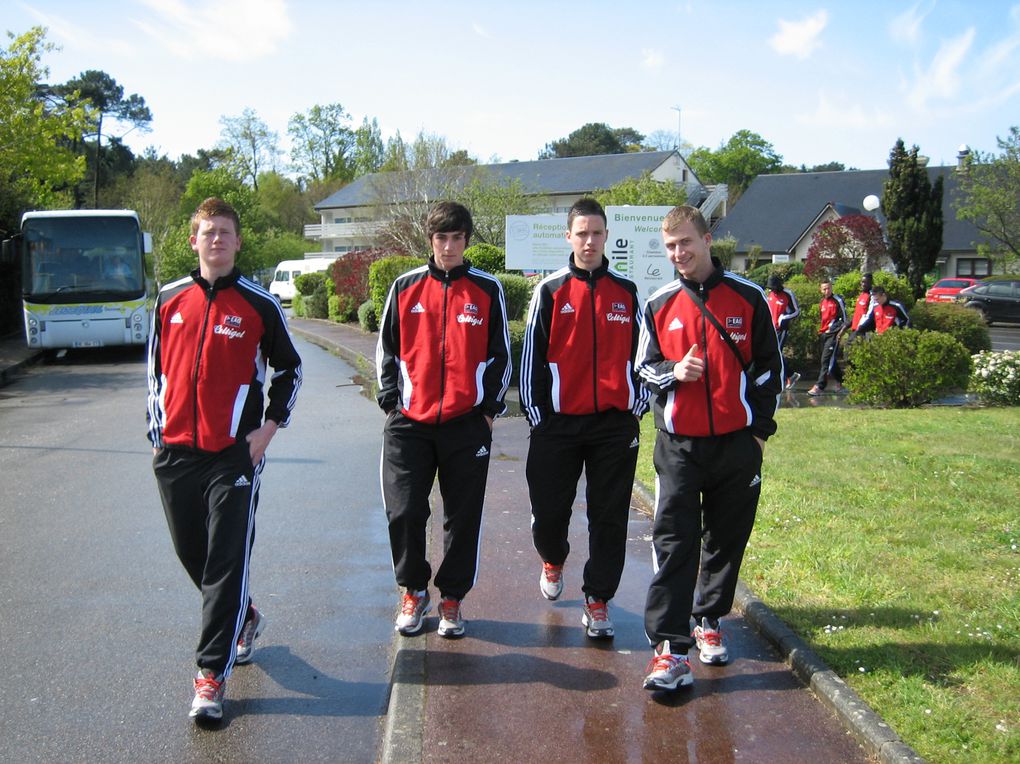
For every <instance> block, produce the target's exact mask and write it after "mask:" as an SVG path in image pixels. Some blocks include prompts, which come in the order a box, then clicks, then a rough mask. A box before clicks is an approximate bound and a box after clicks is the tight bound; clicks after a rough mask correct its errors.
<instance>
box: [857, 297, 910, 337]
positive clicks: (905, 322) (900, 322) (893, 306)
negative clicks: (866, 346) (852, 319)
mask: <svg viewBox="0 0 1020 764" xmlns="http://www.w3.org/2000/svg"><path fill="white" fill-rule="evenodd" d="M894 326H898V327H900V328H901V329H907V328H910V316H908V315H907V309H906V308H904V307H903V305H902V304H901V303H898V302H894V301H893V300H889V301H888V302H887V303H886V304H885V305H881V304H879V303H878V302H876V303H875V304H874V305H872V306H871V310H869V311H868V313H867V315H865V316H864V318H862V319H861V322H860V323H859V324H858V325H857V334H858V335H862V334H867V333H868V332H870V331H874V332H875V333H876V334H882V333H883V332H884V331H885V330H886V329H891V328H892V327H894Z"/></svg>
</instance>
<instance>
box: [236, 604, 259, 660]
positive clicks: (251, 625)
mask: <svg viewBox="0 0 1020 764" xmlns="http://www.w3.org/2000/svg"><path fill="white" fill-rule="evenodd" d="M250 614H251V615H252V617H251V618H249V619H248V620H247V621H245V622H244V626H242V627H241V636H240V637H238V639H237V657H235V658H234V663H235V664H237V665H238V666H243V665H244V664H245V663H251V659H252V658H253V657H254V656H255V640H256V639H258V638H259V636H261V634H262V630H263V629H264V628H265V627H266V617H265V616H264V615H262V613H261V612H260V611H259V610H258V609H257V608H256V607H255V606H254V605H252V606H251V613H250Z"/></svg>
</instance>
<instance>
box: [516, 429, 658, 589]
mask: <svg viewBox="0 0 1020 764" xmlns="http://www.w3.org/2000/svg"><path fill="white" fill-rule="evenodd" d="M639 432H640V428H639V425H638V420H637V417H635V416H634V415H633V414H631V413H630V412H629V411H616V410H614V411H609V412H606V413H603V414H588V415H582V416H565V415H559V414H553V415H552V416H550V417H549V418H548V419H547V420H546V421H544V422H542V423H541V424H540V425H539V426H538V427H536V428H535V429H534V430H532V432H531V442H530V445H529V447H528V466H527V475H528V493H529V494H530V496H531V535H532V539H533V541H534V543H535V549H536V551H537V552H538V554H539V556H540V557H541V558H542V560H543V561H544V562H549V563H552V564H553V565H562V564H563V562H564V561H565V560H566V559H567V555H568V554H569V552H570V543H569V541H568V532H569V526H570V515H571V507H572V505H573V503H574V497H575V495H576V493H577V481H578V478H580V477H581V469H582V467H583V468H584V473H585V481H586V483H587V490H586V492H585V498H586V502H587V505H588V561H587V562H586V563H585V566H584V580H583V582H582V586H581V589H582V591H583V592H584V593H585V594H586V595H588V596H591V597H597V598H599V599H604V600H609V599H612V598H613V596H614V595H615V594H616V589H617V587H618V586H619V585H620V577H621V576H622V575H623V565H624V562H625V559H626V553H627V521H628V519H629V517H630V498H631V493H632V491H633V488H634V468H635V467H636V466H637V457H638V437H639Z"/></svg>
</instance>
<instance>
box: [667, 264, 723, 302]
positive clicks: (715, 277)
mask: <svg viewBox="0 0 1020 764" xmlns="http://www.w3.org/2000/svg"><path fill="white" fill-rule="evenodd" d="M712 265H713V266H715V269H714V270H713V271H712V273H710V274H709V276H708V278H707V279H705V280H704V281H702V282H698V281H691V280H690V279H685V278H684V277H683V276H681V275H680V274H679V273H677V278H678V279H679V280H680V282H681V283H683V284H685V285H686V286H688V287H689V288H690V289H693V290H694V291H695V292H698V293H699V294H701V293H703V292H708V291H709V290H710V289H714V288H715V287H717V286H719V284H720V283H722V280H723V267H722V262H720V260H719V258H718V257H713V258H712Z"/></svg>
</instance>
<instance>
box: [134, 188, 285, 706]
mask: <svg viewBox="0 0 1020 764" xmlns="http://www.w3.org/2000/svg"><path fill="white" fill-rule="evenodd" d="M189 241H190V243H191V248H192V249H193V250H194V251H195V252H196V253H197V254H198V268H197V269H196V270H194V271H192V272H191V274H190V275H189V276H186V277H184V278H182V279H178V280H176V281H173V282H171V283H169V284H166V285H165V286H164V287H163V288H162V289H161V290H160V292H159V296H158V297H157V298H156V305H155V308H154V310H153V315H152V332H151V333H150V335H149V346H148V358H149V363H148V386H149V397H148V423H149V440H150V441H151V443H152V449H153V460H152V466H153V471H154V473H155V476H156V484H157V486H158V488H159V495H160V499H161V500H162V503H163V511H164V513H165V514H166V519H167V524H168V525H169V527H170V536H171V538H172V539H173V543H174V549H175V550H176V552H177V556H178V558H180V561H181V563H182V564H183V565H184V568H185V570H186V571H187V573H188V575H189V576H190V578H191V580H192V581H193V582H194V584H195V586H196V587H198V589H199V590H200V591H201V593H202V631H201V635H200V637H199V643H198V649H197V650H196V653H195V662H196V664H197V665H198V675H197V676H196V677H195V679H194V689H195V696H194V699H193V700H192V703H191V711H190V716H191V717H192V718H193V719H195V721H196V722H203V721H209V720H213V721H215V720H218V719H221V718H222V717H223V694H224V689H225V688H226V682H227V678H228V677H229V676H230V674H231V671H232V669H233V667H234V665H235V664H236V665H240V664H244V663H248V662H249V661H251V660H252V654H253V651H254V649H255V644H254V643H255V638H256V637H258V636H259V634H260V633H261V632H262V629H263V627H264V626H265V618H264V617H263V615H262V613H261V612H259V611H258V610H257V609H256V608H255V607H254V606H253V605H252V603H251V597H250V596H249V594H248V580H249V563H250V558H251V550H252V545H253V543H254V539H255V509H256V507H257V506H258V501H259V485H260V482H261V475H262V468H263V466H264V464H265V453H266V448H267V447H268V446H269V442H270V441H271V440H272V439H273V437H274V436H275V434H276V431H277V428H280V427H286V426H287V423H288V422H289V421H290V415H291V411H292V410H293V408H294V400H295V398H296V397H297V391H298V389H299V388H300V387H301V358H300V357H299V356H298V353H297V350H295V348H294V344H293V342H291V339H290V335H289V334H288V332H287V319H286V318H285V317H284V314H283V309H282V308H281V307H280V303H279V302H278V301H277V299H276V298H275V297H273V296H272V295H271V294H269V292H267V291H266V290H265V289H263V288H262V287H261V286H259V285H258V284H255V283H254V282H252V281H249V280H248V279H246V278H244V277H243V276H242V275H241V273H240V271H239V270H238V269H237V268H236V267H235V265H234V262H235V259H236V256H237V253H238V251H239V250H240V248H241V226H240V221H239V220H238V217H237V212H235V211H234V208H233V207H231V206H230V205H229V204H227V203H226V202H224V201H222V200H220V199H216V198H210V199H206V200H205V201H204V202H202V203H201V204H200V205H199V206H198V209H197V210H195V214H194V215H193V216H192V218H191V237H190V239H189ZM267 366H271V367H272V370H273V373H272V374H271V375H270V374H269V373H268V371H267ZM267 378H268V379H269V380H270V382H269V396H268V397H269V404H268V406H266V408H265V416H264V418H263V393H262V390H263V386H264V385H265V383H266V380H267Z"/></svg>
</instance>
